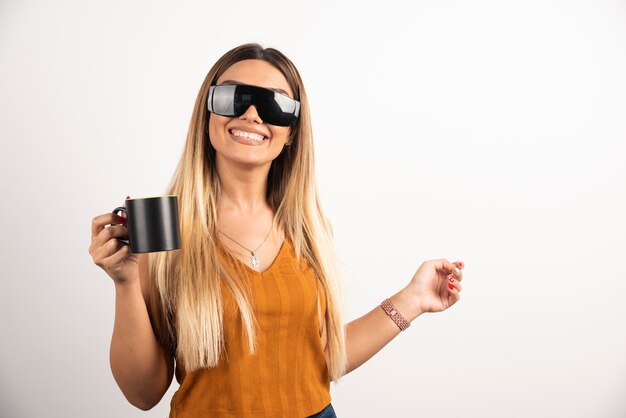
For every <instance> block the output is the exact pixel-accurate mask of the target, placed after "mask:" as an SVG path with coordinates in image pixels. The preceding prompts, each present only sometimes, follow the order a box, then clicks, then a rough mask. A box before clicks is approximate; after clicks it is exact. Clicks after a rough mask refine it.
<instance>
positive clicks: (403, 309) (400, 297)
mask: <svg viewBox="0 0 626 418" xmlns="http://www.w3.org/2000/svg"><path fill="white" fill-rule="evenodd" d="M389 299H390V300H391V303H393V305H394V306H395V307H396V309H397V310H398V311H399V312H400V313H401V314H402V315H403V316H404V317H405V318H406V320H407V321H409V322H413V320H414V319H416V318H417V317H418V316H420V315H421V314H422V313H423V312H422V310H421V307H420V304H419V299H418V298H417V297H415V292H412V291H411V289H410V288H408V287H405V288H404V289H402V290H400V291H399V292H398V293H396V294H395V295H393V296H391V297H390V298H389Z"/></svg>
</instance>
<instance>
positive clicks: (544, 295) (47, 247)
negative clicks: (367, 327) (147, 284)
mask: <svg viewBox="0 0 626 418" xmlns="http://www.w3.org/2000/svg"><path fill="white" fill-rule="evenodd" d="M250 41H256V42H260V43H262V44H263V45H264V46H272V47H276V48H278V49H280V50H281V51H283V52H284V53H285V54H286V55H287V56H289V57H290V58H291V59H292V60H293V61H294V63H295V64H296V66H297V67H298V68H299V70H300V72H301V74H302V77H303V79H304V82H305V86H306V88H307V92H308V95H309V97H310V102H311V108H312V110H311V111H312V117H313V124H314V125H313V126H314V134H315V141H316V167H317V177H318V184H319V188H320V193H321V196H322V199H323V203H324V208H325V210H326V212H327V214H328V216H329V217H330V219H331V221H332V223H333V226H334V230H335V237H336V245H337V250H338V252H339V255H340V257H341V260H342V262H343V268H344V273H345V274H344V285H345V286H344V287H345V290H346V292H345V294H346V300H345V303H346V309H347V319H348V320H352V319H355V318H357V317H358V316H361V315H363V314H365V313H367V312H369V311H370V310H371V309H373V308H374V307H376V306H377V305H378V304H379V303H380V302H381V301H382V300H383V299H384V298H385V297H388V296H390V295H391V294H393V293H395V292H397V291H398V290H400V289H401V288H402V287H404V286H405V285H406V284H407V283H408V282H409V280H410V278H411V277H412V275H413V273H414V272H415V270H416V269H417V268H418V267H419V265H420V264H421V263H422V262H423V261H425V260H428V259H432V258H448V259H449V260H450V261H454V260H459V259H460V260H463V261H464V262H465V263H466V268H465V272H464V275H465V281H464V290H463V292H462V298H461V301H460V302H459V303H457V304H456V305H455V306H453V307H452V308H451V309H449V310H448V311H446V312H443V313H439V314H426V315H424V316H422V317H420V318H418V319H417V320H416V321H415V322H414V323H413V325H412V327H411V328H410V329H409V330H407V331H406V332H404V333H402V334H400V335H399V336H398V337H397V338H396V339H394V340H393V341H391V343H389V345H387V346H386V347H385V348H383V350H381V351H380V352H379V353H378V354H377V355H376V356H374V357H373V358H372V359H371V360H370V361H369V362H367V363H366V364H364V365H363V366H361V367H360V368H359V369H357V370H355V371H354V372H352V373H350V374H348V375H347V376H345V377H344V378H343V379H342V380H341V382H340V383H339V384H332V385H331V395H332V403H333V405H334V407H335V410H336V412H337V414H338V416H339V417H341V418H346V417H347V418H352V417H366V418H368V417H379V416H393V417H400V418H413V417H438V418H447V417H455V418H456V417H528V416H533V417H555V416H561V417H570V418H572V417H581V418H582V417H594V418H595V417H606V418H613V417H624V416H626V398H625V397H624V393H625V391H626V304H624V303H623V298H624V295H625V294H626V273H625V270H626V220H625V216H624V214H625V213H626V211H625V210H626V164H625V163H624V161H625V160H626V158H625V156H626V153H625V149H624V148H625V147H624V140H625V139H626V123H625V117H626V99H625V98H626V77H624V74H626V2H624V1H609V0H574V1H572V0H562V1H557V0H541V1H538V0H530V1H507V2H503V1H495V0H494V1H487V0H477V1H473V2H464V1H451V0H443V1H415V2H408V1H406V2H385V3H382V2H381V3H379V4H376V3H364V2H342V1H333V2H290V1H256V2H253V1H241V2H222V3H217V2H207V1H196V2H191V1H190V2H179V3H176V4H175V3H174V2H158V1H135V2H123V1H119V0H114V1H110V2H88V1H78V0H65V1H55V2H45V1H39V2H37V1H7V0H4V1H2V2H0V97H1V100H0V138H1V140H0V147H1V148H0V159H1V160H0V162H1V163H2V164H1V165H0V169H1V170H2V171H1V175H2V176H1V178H2V180H1V185H2V190H1V192H2V199H3V200H2V207H3V209H2V217H1V219H2V220H1V221H0V222H1V223H0V227H1V228H2V239H1V241H0V242H1V243H2V248H1V250H2V251H1V253H0V254H1V257H2V259H1V261H2V273H1V275H2V277H1V283H2V291H0V335H2V344H1V345H0V416H2V417H7V418H22V417H24V418H32V417H94V418H96V417H113V416H114V417H135V416H136V417H139V416H142V417H143V416H150V417H165V416H166V415H167V413H168V411H169V401H170V399H171V397H172V395H173V393H174V391H175V390H176V388H177V386H178V385H177V383H176V382H175V381H174V382H173V384H172V387H171V388H170V390H169V392H168V393H167V394H166V395H165V397H164V398H163V400H162V401H161V403H160V404H159V405H158V406H156V407H155V408H154V409H153V410H151V411H149V412H143V411H140V410H138V409H136V408H134V407H133V406H131V405H130V404H129V403H127V401H126V400H125V399H124V397H123V394H122V393H121V391H120V390H119V389H118V387H117V386H116V384H115V381H114V380H113V377H112V375H111V371H110V367H109V361H108V350H109V343H110V338H111V332H112V329H113V313H114V296H115V294H114V289H113V284H112V282H111V279H110V278H109V277H108V276H107V275H106V274H105V273H104V272H103V271H102V270H101V269H99V268H98V267H97V266H96V265H95V264H93V262H92V260H91V257H90V255H89V254H88V247H89V244H90V234H91V231H90V227H91V220H92V218H93V217H95V216H96V215H99V214H102V213H105V212H107V211H110V210H112V209H113V208H114V207H116V206H119V205H120V204H121V203H123V200H124V198H125V197H126V196H127V195H130V196H132V197H141V196H153V195H157V194H162V193H163V192H164V189H165V187H166V185H167V183H168V182H169V179H170V178H171V176H172V174H173V170H174V168H175V166H176V163H177V161H178V159H179V157H180V153H181V151H182V146H183V143H184V138H185V135H186V130H187V126H188V123H189V119H190V117H191V111H192V107H193V103H194V101H195V97H196V94H197V92H198V90H199V88H200V84H201V82H202V80H203V78H204V76H205V74H206V72H207V71H208V69H209V68H210V66H211V65H212V64H213V63H214V62H215V60H217V58H219V57H220V56H221V55H222V54H223V53H224V52H226V51H227V50H229V49H230V48H232V47H234V46H236V45H239V44H241V43H244V42H250ZM372 332H375V330H373V331H372Z"/></svg>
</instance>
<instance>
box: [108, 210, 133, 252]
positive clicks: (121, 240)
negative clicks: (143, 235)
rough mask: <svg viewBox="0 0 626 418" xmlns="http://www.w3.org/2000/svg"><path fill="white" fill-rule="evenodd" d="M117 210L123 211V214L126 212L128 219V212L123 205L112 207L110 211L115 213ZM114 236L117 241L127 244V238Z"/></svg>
mask: <svg viewBox="0 0 626 418" xmlns="http://www.w3.org/2000/svg"><path fill="white" fill-rule="evenodd" d="M117 212H124V214H126V219H127V220H128V212H127V211H126V208H125V207H124V206H119V207H117V208H115V209H113V211H112V212H111V213H114V214H116V215H117ZM115 238H117V240H118V241H119V242H121V243H122V244H126V245H128V244H129V241H128V240H127V239H122V238H118V237H115Z"/></svg>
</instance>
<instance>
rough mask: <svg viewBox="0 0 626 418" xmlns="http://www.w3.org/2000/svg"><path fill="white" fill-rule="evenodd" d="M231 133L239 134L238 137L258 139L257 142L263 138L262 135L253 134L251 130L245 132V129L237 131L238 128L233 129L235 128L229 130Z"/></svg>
mask: <svg viewBox="0 0 626 418" xmlns="http://www.w3.org/2000/svg"><path fill="white" fill-rule="evenodd" d="M231 133H232V134H233V135H234V136H240V137H243V138H248V139H252V140H254V141H259V142H261V141H263V139H264V138H265V137H264V136H263V135H259V134H254V133H252V132H246V131H238V130H235V129H233V130H232V131H231Z"/></svg>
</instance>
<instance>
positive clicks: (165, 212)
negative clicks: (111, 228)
mask: <svg viewBox="0 0 626 418" xmlns="http://www.w3.org/2000/svg"><path fill="white" fill-rule="evenodd" d="M118 212H124V213H125V214H126V225H127V226H128V240H124V239H121V238H118V240H119V241H121V242H123V243H124V244H129V245H130V252H131V253H151V252H156V251H169V250H177V249H179V248H180V226H179V223H178V198H177V197H176V196H174V195H168V196H158V197H144V198H139V199H126V207H124V206H120V207H117V208H115V209H113V213H115V214H117V213H118Z"/></svg>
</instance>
